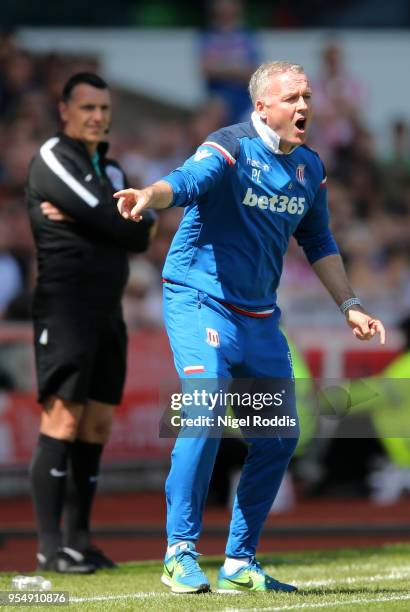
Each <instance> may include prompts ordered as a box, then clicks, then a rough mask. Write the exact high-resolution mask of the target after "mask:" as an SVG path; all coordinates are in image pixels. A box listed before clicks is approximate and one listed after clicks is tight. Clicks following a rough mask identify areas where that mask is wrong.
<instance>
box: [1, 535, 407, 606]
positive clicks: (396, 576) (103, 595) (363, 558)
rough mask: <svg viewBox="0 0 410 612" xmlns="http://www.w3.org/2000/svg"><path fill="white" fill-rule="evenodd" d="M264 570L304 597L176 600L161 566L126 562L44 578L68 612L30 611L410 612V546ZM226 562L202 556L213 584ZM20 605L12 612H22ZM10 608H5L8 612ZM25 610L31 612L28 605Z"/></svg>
mask: <svg viewBox="0 0 410 612" xmlns="http://www.w3.org/2000/svg"><path fill="white" fill-rule="evenodd" d="M259 560H260V561H261V562H262V563H263V565H264V567H265V569H267V570H268V571H269V573H271V574H272V575H273V576H274V577H275V578H278V579H279V580H283V581H287V582H291V583H293V584H296V585H297V586H298V588H299V592H298V593H292V594H278V593H275V594H269V595H268V594H264V593H261V594H259V593H244V594H240V595H218V594H217V593H210V594H205V595H174V594H172V593H170V592H169V590H168V589H167V588H166V587H164V586H163V585H162V584H161V583H160V580H159V578H160V575H161V567H162V564H161V563H160V562H159V561H151V562H144V563H124V564H121V565H120V568H119V569H118V570H115V571H111V572H110V571H107V570H106V571H100V572H98V573H96V574H95V575H92V576H63V575H57V574H46V573H45V574H44V576H47V578H49V579H50V580H51V581H52V589H53V590H58V591H68V592H69V593H70V605H69V606H50V605H49V606H42V607H41V608H40V607H39V606H35V607H34V606H30V609H32V610H39V609H43V610H44V609H50V608H52V609H59V610H61V611H63V610H68V611H69V612H73V611H74V610H82V611H84V610H97V611H100V610H147V611H150V612H151V611H152V612H168V611H175V612H184V611H195V612H207V611H212V612H214V611H219V610H220V611H224V612H235V611H242V612H245V611H246V612H253V611H255V612H259V611H263V610H265V611H266V612H267V611H270V612H276V611H278V612H279V611H281V610H284V611H286V610H303V611H304V612H305V611H307V612H309V610H324V611H326V612H327V611H328V610H335V612H339V611H340V612H347V611H349V612H352V611H355V610H357V611H363V612H365V611H369V612H370V611H371V612H377V611H379V610H380V612H385V611H386V610H388V612H395V611H396V610H409V609H410V581H409V579H410V545H407V544H400V545H390V546H387V545H386V546H381V547H379V548H369V549H355V550H352V549H346V550H332V551H324V552H318V551H315V552H303V553H302V552H300V553H283V554H282V553H280V554H272V555H261V556H260V557H259ZM221 561H222V559H221V558H216V557H212V558H206V557H203V558H202V561H201V566H202V568H203V569H204V570H205V572H206V573H207V575H208V577H209V579H210V581H211V584H214V583H215V579H216V574H217V571H218V569H219V566H220V564H221ZM13 575H15V574H12V573H2V574H0V590H9V589H10V588H11V587H10V584H11V578H12V576H13ZM16 608H18V606H13V608H11V607H7V609H9V610H11V609H16ZM3 609H5V608H3ZM24 609H27V608H26V606H24Z"/></svg>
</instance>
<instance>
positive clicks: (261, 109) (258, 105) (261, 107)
mask: <svg viewBox="0 0 410 612" xmlns="http://www.w3.org/2000/svg"><path fill="white" fill-rule="evenodd" d="M255 110H256V112H257V113H258V115H259V117H260V118H261V119H262V120H263V121H266V118H267V114H266V107H265V103H264V102H263V101H262V100H256V102H255Z"/></svg>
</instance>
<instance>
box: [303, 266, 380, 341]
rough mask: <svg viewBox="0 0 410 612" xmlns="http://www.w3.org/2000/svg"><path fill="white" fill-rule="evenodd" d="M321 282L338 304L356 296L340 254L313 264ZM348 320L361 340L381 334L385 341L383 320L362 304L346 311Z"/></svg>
mask: <svg viewBox="0 0 410 612" xmlns="http://www.w3.org/2000/svg"><path fill="white" fill-rule="evenodd" d="M312 267H313V269H314V271H315V272H316V274H317V276H318V277H319V279H320V281H321V283H322V284H323V285H324V286H325V287H326V289H327V290H328V291H329V293H330V295H331V296H332V298H333V299H334V301H335V302H336V304H337V305H338V306H341V305H342V304H343V303H344V302H345V301H346V300H348V299H350V298H354V297H356V296H355V294H354V291H353V289H352V288H351V286H350V284H349V281H348V279H347V276H346V272H345V269H344V266H343V262H342V258H341V257H340V255H328V256H327V257H323V258H321V259H318V260H317V261H315V262H314V263H313V264H312ZM345 317H346V322H347V324H348V325H349V326H350V327H351V328H352V329H353V334H354V335H355V336H356V338H358V339H359V340H370V339H371V338H373V336H374V335H375V334H376V333H377V334H380V344H384V343H385V339H386V332H385V329H384V326H383V324H382V322H381V321H379V320H378V319H374V318H373V317H372V316H371V315H369V314H368V313H367V312H366V311H365V310H364V308H363V307H362V306H360V305H357V304H355V305H353V306H350V308H348V309H347V310H346V312H345Z"/></svg>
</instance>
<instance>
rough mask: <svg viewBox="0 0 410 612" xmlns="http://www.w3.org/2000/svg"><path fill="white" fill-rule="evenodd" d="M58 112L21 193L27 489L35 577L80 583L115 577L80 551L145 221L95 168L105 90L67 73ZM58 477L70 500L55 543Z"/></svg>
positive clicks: (86, 536) (103, 559) (93, 79)
mask: <svg viewBox="0 0 410 612" xmlns="http://www.w3.org/2000/svg"><path fill="white" fill-rule="evenodd" d="M59 111H60V117H61V120H62V122H63V125H64V127H63V131H62V132H60V133H57V134H56V136H54V137H53V138H50V139H49V140H47V141H46V142H45V143H44V144H43V145H42V146H41V148H40V150H39V152H38V153H37V154H36V155H35V157H34V159H33V161H32V163H31V166H30V171H29V179H28V189H27V202H28V208H29V215H30V220H31V226H32V231H33V234H34V239H35V243H36V248H37V259H38V279H37V285H36V288H35V293H34V300H33V321H34V347H35V356H36V369H37V379H38V399H39V402H40V403H41V404H42V408H43V410H42V415H41V424H40V435H39V439H38V443H37V447H36V449H35V452H34V455H33V459H32V463H31V469H30V478H31V484H32V492H33V498H34V506H35V510H36V515H37V520H38V532H39V552H38V555H37V558H38V569H42V570H51V571H57V572H63V573H91V572H93V571H95V570H96V569H100V568H114V567H115V563H114V562H113V561H111V560H110V559H109V558H108V557H107V556H106V555H104V554H103V553H102V552H101V551H100V550H98V549H97V548H95V547H94V546H93V545H92V544H91V540H90V514H91V507H92V502H93V498H94V495H95V491H96V485H97V480H98V474H99V467H100V458H101V453H102V450H103V448H104V444H106V442H107V441H108V438H109V435H110V429H111V423H112V419H113V412H114V407H115V406H116V405H117V404H119V403H120V401H121V397H122V391H123V386H124V379H125V371H126V345H127V339H126V329H125V324H124V321H123V317H122V311H121V298H122V295H123V291H124V287H125V285H126V282H127V277H128V258H127V251H133V252H135V253H139V252H141V251H144V250H145V249H146V248H147V246H148V243H149V239H150V234H152V232H153V231H154V227H155V218H154V216H151V213H149V214H148V215H147V216H145V217H144V221H143V222H142V223H141V224H140V223H129V222H128V221H126V220H125V219H123V218H122V217H121V216H120V215H118V212H117V208H116V205H115V201H114V200H113V198H112V193H113V191H118V190H119V189H122V188H123V187H124V186H125V185H126V178H125V176H124V173H123V171H122V170H121V168H120V167H119V165H118V164H117V163H116V162H115V161H113V160H111V159H108V158H107V157H106V153H107V149H108V145H107V143H106V142H104V139H105V135H106V134H107V132H108V130H109V126H110V121H111V101H110V92H109V89H108V86H107V84H106V83H105V81H103V80H102V79H101V78H100V77H99V76H97V75H95V74H91V73H79V74H75V75H74V76H72V77H71V78H70V79H69V80H68V82H67V83H66V84H65V86H64V89H63V93H62V100H61V102H60V106H59ZM69 470H71V475H72V481H73V490H74V497H73V498H72V499H70V500H68V503H67V504H66V512H65V520H64V535H62V530H61V519H62V513H63V507H64V501H65V485H66V478H67V473H68V471H69Z"/></svg>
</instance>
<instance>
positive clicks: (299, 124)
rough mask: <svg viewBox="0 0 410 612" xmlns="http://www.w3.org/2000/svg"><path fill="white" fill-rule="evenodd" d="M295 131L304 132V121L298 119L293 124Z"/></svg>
mask: <svg viewBox="0 0 410 612" xmlns="http://www.w3.org/2000/svg"><path fill="white" fill-rule="evenodd" d="M295 125H296V127H297V129H298V130H299V131H300V132H304V131H305V127H306V119H304V118H302V119H298V120H297V121H296V123H295Z"/></svg>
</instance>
